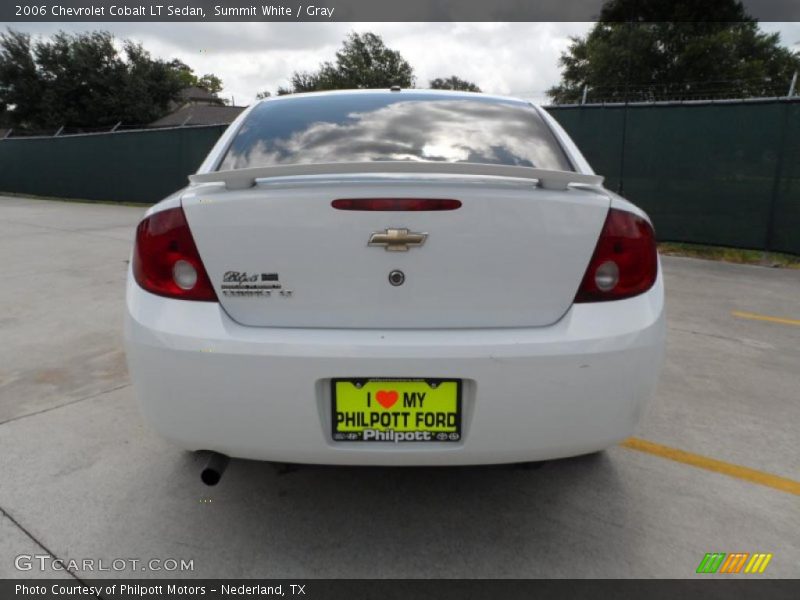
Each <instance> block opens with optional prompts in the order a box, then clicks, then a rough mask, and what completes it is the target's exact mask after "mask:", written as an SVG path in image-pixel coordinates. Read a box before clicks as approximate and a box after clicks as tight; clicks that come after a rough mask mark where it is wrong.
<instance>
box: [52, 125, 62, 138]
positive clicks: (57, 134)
mask: <svg viewBox="0 0 800 600" xmlns="http://www.w3.org/2000/svg"><path fill="white" fill-rule="evenodd" d="M62 131H64V126H63V125H62V126H61V127H59V128H58V131H56V132H55V133H54V134H53V137H58V136H60V135H61V132H62Z"/></svg>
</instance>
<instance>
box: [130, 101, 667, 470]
mask: <svg viewBox="0 0 800 600" xmlns="http://www.w3.org/2000/svg"><path fill="white" fill-rule="evenodd" d="M126 304H127V310H126V320H125V340H126V347H127V356H128V364H129V367H130V373H131V377H132V379H133V383H134V387H135V390H136V395H137V397H138V400H139V403H140V405H141V408H142V411H143V413H144V415H145V417H146V419H147V420H148V421H149V423H150V424H151V425H152V426H153V427H154V428H155V429H156V430H157V431H159V432H160V433H161V434H162V435H163V436H165V437H166V438H168V439H169V440H172V441H173V442H175V443H176V444H177V445H179V446H181V447H183V448H185V449H188V450H207V451H211V452H212V453H213V454H212V456H213V457H215V460H216V461H217V462H216V463H214V464H213V465H212V466H211V467H210V470H206V472H204V473H205V474H206V475H207V474H209V473H210V475H209V477H208V478H207V482H208V483H214V482H216V481H217V480H218V479H219V476H220V475H221V471H222V467H224V462H225V459H226V457H229V456H230V457H241V458H249V459H261V460H269V461H277V462H290V463H320V464H349V465H462V464H489V463H510V462H527V461H539V460H544V459H552V458H558V457H567V456H573V455H578V454H584V453H590V452H595V451H598V450H601V449H604V448H607V447H609V446H611V445H613V444H615V443H616V442H618V441H620V440H622V439H624V438H626V437H627V436H629V435H630V434H631V433H632V432H633V431H634V428H635V426H636V423H637V421H638V419H639V417H640V415H641V414H642V410H643V408H644V407H645V405H646V403H647V400H648V398H649V396H650V395H651V393H652V391H653V388H654V386H655V383H656V380H657V377H658V372H659V369H660V365H661V361H662V356H663V351H664V339H665V333H664V330H665V327H664V287H663V280H662V275H661V269H660V267H659V260H658V255H657V252H656V244H655V239H654V234H653V228H652V226H651V223H650V221H649V219H648V217H647V215H645V214H644V213H643V212H642V211H641V210H640V209H638V208H637V207H635V206H634V205H632V204H631V203H629V202H627V201H626V200H624V199H623V198H621V197H619V196H618V195H616V194H614V193H613V192H611V191H609V190H607V189H605V188H604V187H602V177H599V176H597V175H595V174H594V172H593V171H592V169H591V167H590V166H589V164H588V163H587V162H586V160H585V159H584V158H583V156H582V155H581V153H580V151H579V150H578V149H577V148H576V146H575V144H574V143H573V142H572V141H571V140H570V138H569V137H568V136H567V134H566V133H565V132H564V130H563V129H562V128H561V127H560V126H559V125H558V123H557V122H556V121H555V120H554V119H553V118H552V117H550V116H549V115H548V114H547V112H545V111H544V110H543V109H541V108H540V107H537V106H534V105H532V104H530V103H528V102H524V101H521V100H515V99H509V98H501V97H495V96H488V95H484V94H472V93H458V92H431V91H421V90H402V91H400V90H397V89H392V90H385V91H382V90H369V91H357V92H328V93H318V94H301V95H296V96H285V97H279V98H274V99H268V100H265V101H262V102H259V103H258V104H256V105H254V106H252V107H250V108H249V109H248V110H246V111H245V112H244V113H242V115H240V117H239V118H238V119H237V120H236V122H234V123H233V124H232V125H231V126H230V128H229V129H228V130H227V131H226V132H225V133H224V134H223V135H222V137H221V138H220V139H219V141H218V143H217V144H216V145H215V146H214V148H213V149H212V150H211V152H210V154H209V155H208V157H207V158H206V160H205V161H204V162H203V164H202V165H201V166H200V168H199V169H198V171H197V173H196V174H194V175H192V176H190V185H189V186H188V187H186V188H185V189H183V190H181V191H179V192H177V193H175V194H174V195H172V196H170V197H168V198H167V199H165V200H164V201H162V202H161V203H159V204H157V205H155V206H153V207H152V208H151V209H150V210H149V211H148V212H147V214H146V216H145V218H144V220H143V221H142V222H141V223H140V224H139V226H138V229H137V232H136V243H135V247H134V250H133V258H132V264H131V270H130V272H129V277H128V283H127V302H126ZM204 477H205V475H204Z"/></svg>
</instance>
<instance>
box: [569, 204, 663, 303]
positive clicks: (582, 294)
mask: <svg viewBox="0 0 800 600" xmlns="http://www.w3.org/2000/svg"><path fill="white" fill-rule="evenodd" d="M657 274H658V254H657V253H656V239H655V234H654V233H653V228H652V227H651V226H650V223H648V222H647V221H646V220H645V219H643V218H641V217H639V216H637V215H635V214H633V213H629V212H627V211H624V210H617V209H614V208H612V209H611V210H609V211H608V216H607V217H606V222H605V225H603V231H602V232H601V233H600V239H599V240H598V241H597V247H596V248H595V250H594V255H593V256H592V260H591V262H590V263H589V267H588V268H587V269H586V274H585V275H584V276H583V281H582V282H581V287H580V289H578V294H577V295H576V296H575V302H602V301H604V300H621V299H622V298H630V297H631V296H636V295H638V294H641V293H642V292H646V291H647V290H649V289H650V288H651V287H653V284H654V283H655V281H656V275H657Z"/></svg>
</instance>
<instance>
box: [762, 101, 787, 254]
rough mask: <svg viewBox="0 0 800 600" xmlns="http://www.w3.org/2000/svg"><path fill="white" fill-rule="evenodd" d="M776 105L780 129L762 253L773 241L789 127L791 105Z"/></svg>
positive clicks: (768, 248) (770, 247) (770, 248)
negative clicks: (779, 118) (780, 113)
mask: <svg viewBox="0 0 800 600" xmlns="http://www.w3.org/2000/svg"><path fill="white" fill-rule="evenodd" d="M781 104H783V106H781V105H780V104H778V105H777V107H778V108H779V109H782V110H783V118H782V119H781V129H780V134H779V136H780V137H779V138H778V156H777V159H776V161H775V176H774V179H773V180H772V193H771V194H770V199H769V215H767V236H766V239H765V240H764V252H765V253H766V252H769V251H771V250H772V248H773V245H774V243H775V240H774V239H773V238H774V236H775V231H774V230H775V209H776V207H777V204H778V198H779V197H780V195H781V178H782V177H783V155H784V154H785V153H786V130H787V129H788V127H789V109H790V108H791V103H789V102H784V103H781Z"/></svg>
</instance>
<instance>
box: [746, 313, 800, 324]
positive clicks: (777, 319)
mask: <svg viewBox="0 0 800 600" xmlns="http://www.w3.org/2000/svg"><path fill="white" fill-rule="evenodd" d="M731 314H732V315H733V316H734V317H739V318H740V319H751V320H753V321H769V322H770V323H780V324H781V325H795V326H797V327H800V321H798V320H797V319H784V318H781V317H770V316H769V315H759V314H757V313H751V312H743V311H741V310H732V311H731Z"/></svg>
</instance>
